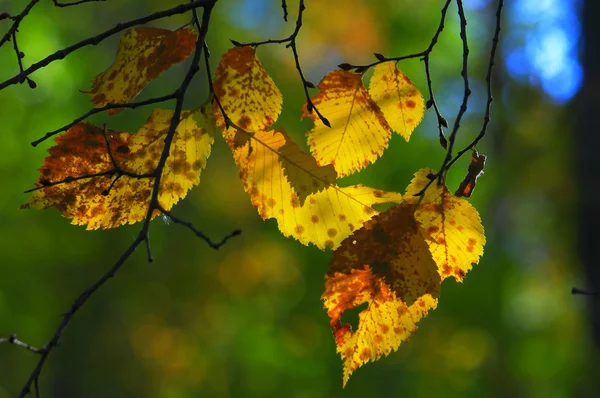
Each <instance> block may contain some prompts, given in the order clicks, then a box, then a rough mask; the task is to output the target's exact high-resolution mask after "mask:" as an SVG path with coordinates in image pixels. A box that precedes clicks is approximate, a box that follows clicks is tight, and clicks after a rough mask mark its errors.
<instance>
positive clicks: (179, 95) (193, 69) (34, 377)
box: [19, 0, 239, 398]
mask: <svg viewBox="0 0 600 398" xmlns="http://www.w3.org/2000/svg"><path fill="white" fill-rule="evenodd" d="M216 1H217V0H213V1H212V2H209V1H206V2H202V3H203V4H204V3H206V4H204V13H203V15H202V22H201V26H200V30H199V34H198V39H197V41H196V48H195V51H194V56H193V59H192V63H191V65H190V67H189V69H188V72H187V73H186V75H185V78H184V79H183V82H182V83H181V86H180V87H179V89H178V90H177V91H176V94H175V99H176V104H175V110H174V112H173V117H172V118H171V124H170V126H169V131H168V132H167V135H166V138H165V144H164V147H163V150H162V153H161V156H160V159H159V161H158V165H157V167H156V170H155V172H154V173H153V176H154V184H153V187H152V195H151V199H150V203H149V206H148V213H147V215H146V218H145V220H144V223H143V226H142V228H141V230H140V232H139V233H138V235H137V237H136V239H135V240H134V241H133V243H132V244H131V245H130V246H129V247H128V248H127V250H125V252H124V253H123V254H122V255H121V257H119V259H118V260H117V262H116V263H115V264H114V265H113V266H112V267H111V268H110V269H109V270H108V272H106V273H105V274H104V275H102V276H101V277H100V278H99V279H98V280H97V281H96V282H94V283H93V284H92V285H91V286H90V287H88V288H87V289H86V290H84V292H83V293H82V294H81V295H80V296H79V297H78V298H77V299H76V300H75V301H74V302H73V304H72V305H71V308H70V309H69V310H68V311H67V312H66V313H65V314H64V316H63V319H62V321H61V323H60V324H59V326H58V328H57V329H56V331H55V333H54V336H53V337H52V339H51V340H50V341H49V342H48V343H47V344H46V345H45V346H44V347H43V348H42V349H41V350H40V352H41V358H40V360H39V361H38V363H37V365H36V367H35V368H34V370H33V371H32V372H31V374H30V376H29V379H28V380H27V382H26V383H25V385H24V386H23V388H22V390H21V392H20V394H19V398H22V397H24V396H25V395H27V394H28V393H29V392H30V390H31V386H32V384H33V385H34V387H35V389H36V394H39V391H38V386H37V382H38V378H39V376H40V373H41V371H42V368H43V366H44V363H45V362H46V359H47V358H48V355H49V354H50V352H51V351H52V349H53V348H54V347H56V346H57V345H58V343H59V340H60V337H61V336H62V333H63V331H64V329H65V328H66V327H67V325H68V324H69V323H70V321H71V319H72V318H73V316H74V315H75V313H76V312H77V311H78V310H79V309H80V308H81V307H82V306H83V305H84V304H85V303H86V301H87V300H88V299H89V298H90V296H91V295H92V294H93V293H94V292H95V291H96V290H98V289H99V288H100V287H102V286H103V285H104V284H105V283H106V282H107V281H108V280H109V279H110V278H112V277H113V276H114V275H115V274H116V272H117V271H118V270H119V269H120V268H121V267H122V266H123V264H124V263H125V261H126V260H127V259H128V258H129V257H130V256H131V255H132V254H133V252H134V251H135V250H136V249H137V247H138V246H139V245H140V244H141V243H142V242H145V243H146V249H147V254H148V260H149V261H152V254H151V251H150V243H149V242H150V240H149V229H150V221H151V220H152V218H153V216H154V215H155V211H162V212H163V213H164V209H162V207H161V206H160V204H159V202H158V198H159V191H160V182H161V178H162V174H163V172H164V169H165V165H166V162H167V159H168V157H169V154H170V148H171V144H172V142H173V138H174V136H175V132H176V129H177V126H178V124H179V120H180V117H181V112H182V109H183V101H184V97H185V93H186V91H187V89H188V87H189V85H190V82H191V81H192V79H193V77H194V75H195V74H196V73H197V72H198V70H199V66H198V64H199V62H200V58H201V54H202V52H203V50H204V45H205V38H206V34H207V31H208V23H209V20H210V15H211V11H212V8H213V6H214V3H215V2H216ZM190 4H200V2H193V3H190ZM107 145H109V143H108V139H107ZM109 148H110V147H109ZM109 151H110V150H109ZM109 154H110V152H109ZM111 159H112V161H113V163H115V162H114V158H113V157H112V155H111ZM114 166H115V169H116V170H118V169H119V167H118V165H116V164H114ZM104 173H105V174H106V173H108V172H104ZM81 178H83V177H81ZM237 234H239V232H238V231H234V233H232V234H231V236H235V235H237ZM227 239H228V237H226V238H225V239H224V240H223V243H224V242H225V241H226V240H227ZM211 243H212V242H211ZM220 244H222V243H216V244H215V243H212V244H211V245H210V246H211V247H214V248H218V247H219V246H220Z"/></svg>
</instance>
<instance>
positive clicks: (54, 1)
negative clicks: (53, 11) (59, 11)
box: [52, 0, 106, 8]
mask: <svg viewBox="0 0 600 398" xmlns="http://www.w3.org/2000/svg"><path fill="white" fill-rule="evenodd" d="M98 1H106V0H79V1H76V2H74V3H61V2H60V1H58V0H52V2H53V3H54V5H55V6H56V7H61V8H63V7H71V6H78V5H79V4H83V3H91V2H98Z"/></svg>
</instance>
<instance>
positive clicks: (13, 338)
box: [0, 333, 44, 354]
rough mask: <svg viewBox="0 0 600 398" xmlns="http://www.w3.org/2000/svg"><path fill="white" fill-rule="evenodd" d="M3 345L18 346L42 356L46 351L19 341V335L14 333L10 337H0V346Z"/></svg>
mask: <svg viewBox="0 0 600 398" xmlns="http://www.w3.org/2000/svg"><path fill="white" fill-rule="evenodd" d="M2 343H8V344H12V345H16V346H17V347H21V348H24V349H26V350H27V351H31V352H33V353H35V354H42V353H43V351H44V350H43V349H41V348H35V347H33V346H30V345H29V344H26V343H23V342H22V341H21V340H19V339H17V335H16V334H14V333H13V334H11V335H10V336H9V337H0V344H2Z"/></svg>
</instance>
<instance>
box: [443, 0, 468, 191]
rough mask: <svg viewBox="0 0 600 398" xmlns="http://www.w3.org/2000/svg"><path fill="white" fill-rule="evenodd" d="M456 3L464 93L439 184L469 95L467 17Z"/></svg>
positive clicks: (446, 169)
mask: <svg viewBox="0 0 600 398" xmlns="http://www.w3.org/2000/svg"><path fill="white" fill-rule="evenodd" d="M456 5H457V6H458V16H459V19H460V39H461V41H462V45H463V66H462V71H461V73H460V74H461V76H462V77H463V82H464V93H463V99H462V104H461V105H460V109H459V110H458V114H457V115H456V119H455V120H454V127H453V128H452V133H450V139H449V140H450V144H449V145H448V151H447V152H446V157H445V158H444V162H443V163H442V166H441V167H440V171H439V172H438V184H441V183H442V182H443V181H442V180H443V178H444V175H445V174H446V173H447V172H448V163H449V162H450V160H451V159H452V150H453V149H454V142H455V140H456V134H457V133H458V129H459V128H460V122H461V120H462V117H463V115H464V114H465V112H466V111H467V105H468V103H469V96H470V95H471V88H470V87H469V72H468V68H469V44H468V42H467V18H466V16H465V10H464V8H463V2H462V0H456Z"/></svg>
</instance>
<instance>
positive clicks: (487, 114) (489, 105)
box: [446, 0, 504, 169]
mask: <svg viewBox="0 0 600 398" xmlns="http://www.w3.org/2000/svg"><path fill="white" fill-rule="evenodd" d="M503 6H504V0H499V1H498V8H497V9H496V30H495V32H494V37H493V38H492V49H491V50H490V61H489V63H488V68H487V74H486V76H485V81H486V83H487V103H486V107H485V116H484V117H483V125H482V126H481V131H480V132H479V135H478V136H477V137H476V138H475V139H474V140H473V141H472V142H471V143H470V144H469V145H467V146H466V147H465V148H464V149H462V150H461V151H459V152H458V153H457V154H456V156H455V157H454V159H452V161H450V162H449V163H448V166H446V168H447V169H449V168H450V167H452V165H453V164H454V163H455V162H456V161H457V160H458V159H460V157H461V156H462V155H464V154H465V153H467V152H468V151H470V150H471V149H473V148H474V147H475V146H476V145H477V144H478V143H479V141H481V139H482V138H483V137H485V134H486V132H487V127H488V124H489V122H490V120H491V118H490V115H491V109H492V101H494V97H492V69H493V68H494V61H495V59H496V49H497V48H498V42H499V38H500V30H501V27H500V26H501V20H502V7H503Z"/></svg>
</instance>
